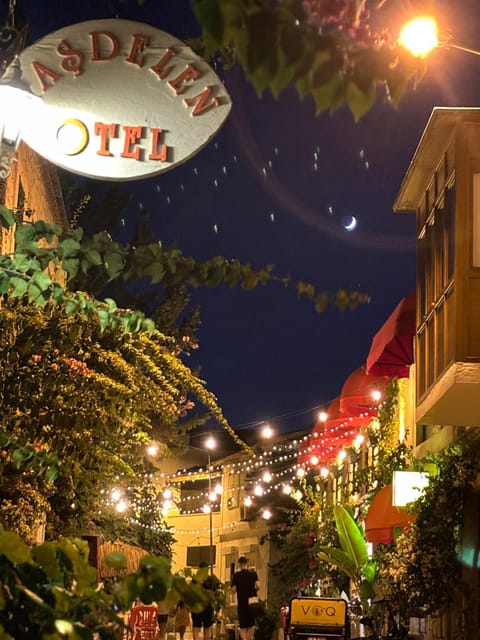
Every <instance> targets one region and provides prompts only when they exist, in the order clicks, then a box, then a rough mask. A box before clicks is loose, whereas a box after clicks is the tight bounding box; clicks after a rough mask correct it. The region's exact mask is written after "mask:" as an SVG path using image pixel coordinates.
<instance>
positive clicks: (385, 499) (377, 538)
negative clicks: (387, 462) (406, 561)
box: [365, 484, 415, 544]
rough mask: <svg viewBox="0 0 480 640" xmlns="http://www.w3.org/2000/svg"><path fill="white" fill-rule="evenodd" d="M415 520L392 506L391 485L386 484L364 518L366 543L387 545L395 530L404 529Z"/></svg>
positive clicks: (392, 538) (391, 540)
mask: <svg viewBox="0 0 480 640" xmlns="http://www.w3.org/2000/svg"><path fill="white" fill-rule="evenodd" d="M414 520H415V516H412V515H410V514H409V513H407V512H406V511H405V510H404V509H398V508H397V507H394V506H393V505H392V485H391V484H387V485H386V486H385V487H383V488H382V489H380V491H379V492H378V493H377V495H376V496H375V497H374V498H373V500H372V502H371V504H370V507H369V509H368V512H367V516H366V518H365V538H366V539H367V540H368V542H377V543H378V542H381V543H383V544H389V543H391V542H393V541H394V539H395V535H394V530H395V529H404V528H405V527H406V526H407V525H408V524H410V523H411V522H413V521H414Z"/></svg>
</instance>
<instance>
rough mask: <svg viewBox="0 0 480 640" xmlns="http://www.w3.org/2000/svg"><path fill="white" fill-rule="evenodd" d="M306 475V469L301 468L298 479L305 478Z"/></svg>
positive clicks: (298, 470)
mask: <svg viewBox="0 0 480 640" xmlns="http://www.w3.org/2000/svg"><path fill="white" fill-rule="evenodd" d="M304 475H305V469H304V468H303V467H300V468H299V469H297V478H303V477H304Z"/></svg>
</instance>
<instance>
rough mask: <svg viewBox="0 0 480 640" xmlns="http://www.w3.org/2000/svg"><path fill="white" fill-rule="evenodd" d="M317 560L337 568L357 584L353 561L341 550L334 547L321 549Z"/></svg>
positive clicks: (357, 579) (357, 576) (356, 572)
mask: <svg viewBox="0 0 480 640" xmlns="http://www.w3.org/2000/svg"><path fill="white" fill-rule="evenodd" d="M317 558H318V559H319V560H322V561H323V562H328V563H329V564H331V565H333V566H336V567H338V568H339V569H340V570H341V571H343V573H346V574H347V575H348V576H349V578H351V579H352V580H353V581H354V582H356V583H358V582H359V580H360V576H359V574H358V571H357V568H356V566H355V563H354V562H353V559H352V558H351V557H350V556H349V555H348V554H347V553H346V552H345V551H343V550H342V549H335V548H334V547H321V548H320V551H319V553H318V554H317Z"/></svg>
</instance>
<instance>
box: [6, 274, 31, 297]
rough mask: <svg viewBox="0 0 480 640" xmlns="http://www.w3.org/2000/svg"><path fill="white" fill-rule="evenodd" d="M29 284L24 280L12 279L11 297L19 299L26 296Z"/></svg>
mask: <svg viewBox="0 0 480 640" xmlns="http://www.w3.org/2000/svg"><path fill="white" fill-rule="evenodd" d="M27 286H28V282H27V281H26V280H24V279H23V278H17V277H14V278H10V287H11V288H12V292H11V294H10V295H11V296H12V297H14V298H19V297H21V296H23V295H24V293H25V292H26V290H27Z"/></svg>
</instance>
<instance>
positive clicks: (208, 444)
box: [205, 436, 217, 575]
mask: <svg viewBox="0 0 480 640" xmlns="http://www.w3.org/2000/svg"><path fill="white" fill-rule="evenodd" d="M205 446H206V448H207V454H208V507H209V509H208V516H209V530H210V542H209V547H208V566H209V567H210V575H213V502H212V465H211V451H213V449H215V448H216V446H217V441H216V440H215V438H213V437H212V436H209V437H208V438H207V441H206V442H205Z"/></svg>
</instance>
